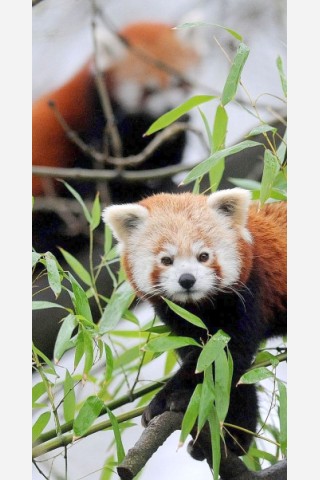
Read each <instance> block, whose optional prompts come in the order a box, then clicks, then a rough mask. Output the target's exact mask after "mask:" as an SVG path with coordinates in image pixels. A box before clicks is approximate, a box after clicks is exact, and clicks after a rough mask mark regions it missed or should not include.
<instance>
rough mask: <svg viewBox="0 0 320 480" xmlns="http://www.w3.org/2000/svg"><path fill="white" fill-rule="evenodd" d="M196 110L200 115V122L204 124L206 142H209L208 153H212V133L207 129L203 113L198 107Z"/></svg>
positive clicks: (207, 124)
mask: <svg viewBox="0 0 320 480" xmlns="http://www.w3.org/2000/svg"><path fill="white" fill-rule="evenodd" d="M198 110H199V113H200V115H201V118H202V121H203V123H204V127H205V129H206V133H207V137H208V142H209V146H210V152H213V146H212V133H211V130H210V127H209V122H208V120H207V117H206V116H205V114H204V113H203V111H202V110H201V108H200V107H198Z"/></svg>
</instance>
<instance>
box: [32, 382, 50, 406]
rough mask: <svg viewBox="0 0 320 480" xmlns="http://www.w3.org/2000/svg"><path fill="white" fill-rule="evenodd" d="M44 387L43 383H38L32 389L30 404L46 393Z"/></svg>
mask: <svg viewBox="0 0 320 480" xmlns="http://www.w3.org/2000/svg"><path fill="white" fill-rule="evenodd" d="M46 391H47V389H46V385H45V383H44V382H39V383H37V384H36V385H34V386H33V387H32V404H33V405H34V404H35V403H36V401H37V400H38V399H39V398H40V397H41V395H43V394H44V393H46Z"/></svg>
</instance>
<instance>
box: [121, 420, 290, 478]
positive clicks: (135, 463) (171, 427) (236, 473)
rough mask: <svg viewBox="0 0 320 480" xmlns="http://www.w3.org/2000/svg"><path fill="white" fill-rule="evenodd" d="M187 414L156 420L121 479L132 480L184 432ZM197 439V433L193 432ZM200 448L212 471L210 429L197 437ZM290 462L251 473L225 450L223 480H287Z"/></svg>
mask: <svg viewBox="0 0 320 480" xmlns="http://www.w3.org/2000/svg"><path fill="white" fill-rule="evenodd" d="M182 419H183V413H177V412H164V413H163V414H161V415H159V416H157V417H155V418H154V419H153V420H152V421H151V422H150V423H149V425H148V427H147V428H146V429H145V430H144V431H143V433H142V435H141V436H140V438H139V440H138V441H137V443H136V444H135V446H134V447H133V448H131V449H130V450H129V451H128V453H127V455H126V457H125V459H124V460H123V462H122V463H121V465H119V466H118V468H117V471H118V474H119V476H120V478H121V480H132V479H133V478H134V477H135V476H136V475H137V474H138V473H139V472H140V470H141V469H142V468H143V467H144V466H145V465H146V463H147V461H148V460H149V459H150V458H151V457H152V455H153V454H154V453H155V452H156V451H157V450H158V448H159V447H160V446H161V445H162V444H163V443H164V442H165V440H166V439H167V438H168V437H169V436H170V435H171V434H172V433H173V432H174V431H175V430H180V428H181V422H182ZM191 435H192V437H193V438H194V439H195V438H196V436H197V433H196V431H194V432H192V433H191ZM197 445H198V446H199V447H200V448H201V450H202V451H203V453H204V455H205V458H206V460H207V462H208V465H209V467H210V468H212V456H211V455H212V454H211V435H210V430H209V428H208V427H207V426H205V427H204V428H203V430H202V431H201V433H200V434H199V435H198V437H197ZM286 472H287V462H286V460H282V461H280V462H278V463H277V464H276V465H273V466H271V467H269V468H267V469H265V470H263V471H260V472H251V471H250V470H248V468H247V467H246V465H245V464H244V463H243V462H242V461H241V459H240V458H239V457H238V456H237V455H235V454H234V453H232V452H230V451H226V450H225V449H224V446H223V445H222V448H221V462H220V478H221V480H258V479H263V480H285V479H286V478H287V473H286Z"/></svg>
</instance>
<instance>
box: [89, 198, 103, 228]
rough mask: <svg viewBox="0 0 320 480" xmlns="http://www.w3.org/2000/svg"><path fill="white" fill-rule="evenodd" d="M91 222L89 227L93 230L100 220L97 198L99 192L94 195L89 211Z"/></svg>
mask: <svg viewBox="0 0 320 480" xmlns="http://www.w3.org/2000/svg"><path fill="white" fill-rule="evenodd" d="M91 215H92V217H91V223H90V229H91V231H93V230H95V229H96V228H97V227H98V226H99V224H100V221H101V207H100V200H99V192H97V194H96V197H95V199H94V202H93V206H92V211H91Z"/></svg>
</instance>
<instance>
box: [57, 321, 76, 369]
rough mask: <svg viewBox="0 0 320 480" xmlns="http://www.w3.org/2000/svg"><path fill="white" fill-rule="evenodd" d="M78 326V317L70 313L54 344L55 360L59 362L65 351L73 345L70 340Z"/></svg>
mask: <svg viewBox="0 0 320 480" xmlns="http://www.w3.org/2000/svg"><path fill="white" fill-rule="evenodd" d="M76 326H77V320H76V317H75V316H74V315H73V314H72V313H70V314H69V315H68V316H67V317H66V318H65V319H64V320H63V323H62V325H61V327H60V329H59V332H58V335H57V338H56V342H55V345H54V351H53V358H54V362H55V363H58V362H59V360H60V358H61V357H62V355H63V354H64V352H66V351H67V350H68V349H69V348H71V347H72V346H73V342H71V341H70V338H71V335H72V332H73V331H74V329H75V327H76Z"/></svg>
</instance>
